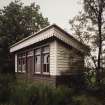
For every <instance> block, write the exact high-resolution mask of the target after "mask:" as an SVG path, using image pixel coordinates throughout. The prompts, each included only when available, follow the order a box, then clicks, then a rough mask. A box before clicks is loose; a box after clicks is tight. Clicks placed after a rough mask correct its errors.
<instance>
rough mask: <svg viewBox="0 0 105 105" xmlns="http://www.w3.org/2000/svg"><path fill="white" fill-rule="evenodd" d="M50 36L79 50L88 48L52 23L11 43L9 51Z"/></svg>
mask: <svg viewBox="0 0 105 105" xmlns="http://www.w3.org/2000/svg"><path fill="white" fill-rule="evenodd" d="M50 37H56V38H58V39H60V40H61V41H63V42H64V43H66V44H68V45H70V46H72V47H74V48H76V49H78V50H79V51H81V52H87V51H88V50H89V48H88V47H87V46H86V45H84V44H82V43H81V42H79V41H78V40H76V39H75V38H74V37H73V36H71V35H70V34H69V33H68V32H66V31H64V30H63V29H62V28H60V27H59V26H58V25H56V24H53V25H50V26H48V27H46V28H44V29H42V30H40V31H39V32H37V33H35V34H33V35H30V36H29V37H26V38H24V39H23V40H20V41H19V42H17V43H15V44H13V45H12V46H11V47H10V52H15V51H18V50H20V49H22V48H25V47H28V46H30V45H32V44H35V43H37V42H40V41H43V40H45V39H48V38H50Z"/></svg>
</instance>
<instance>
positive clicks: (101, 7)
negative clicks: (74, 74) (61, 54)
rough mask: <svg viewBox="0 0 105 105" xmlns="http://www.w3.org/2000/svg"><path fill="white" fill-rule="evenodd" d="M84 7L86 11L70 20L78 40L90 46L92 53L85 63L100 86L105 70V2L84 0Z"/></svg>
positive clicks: (102, 0)
mask: <svg viewBox="0 0 105 105" xmlns="http://www.w3.org/2000/svg"><path fill="white" fill-rule="evenodd" d="M83 6H84V11H82V12H80V13H79V15H77V16H75V17H74V18H73V19H72V20H70V24H71V26H72V27H71V28H72V30H73V32H74V35H75V36H76V38H77V39H79V40H80V41H81V42H82V43H85V44H87V45H89V46H90V50H91V51H90V53H89V56H88V57H86V61H85V62H86V70H87V71H89V72H88V74H89V75H91V74H90V73H92V74H93V76H94V74H96V82H97V85H98V84H100V83H101V82H103V78H104V75H103V74H104V69H105V59H104V58H105V53H104V50H105V49H104V45H105V44H104V43H105V41H104V34H105V31H104V28H105V22H104V20H105V17H104V13H105V1H104V0H83ZM93 72H94V73H93ZM90 79H91V78H90Z"/></svg>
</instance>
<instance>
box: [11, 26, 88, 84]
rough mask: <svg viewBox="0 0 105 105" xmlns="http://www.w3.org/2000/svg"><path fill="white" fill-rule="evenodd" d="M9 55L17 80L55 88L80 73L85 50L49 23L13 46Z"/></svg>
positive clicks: (85, 48) (69, 36) (77, 42)
mask: <svg viewBox="0 0 105 105" xmlns="http://www.w3.org/2000/svg"><path fill="white" fill-rule="evenodd" d="M10 52H11V53H12V54H14V56H15V57H14V58H15V72H16V77H17V78H20V79H26V80H33V81H36V82H47V83H51V84H54V85H56V84H59V83H69V82H70V77H72V76H73V75H80V74H81V73H83V71H84V57H85V55H86V54H87V52H88V47H87V46H86V45H84V44H82V43H80V42H79V41H78V40H76V39H75V38H74V37H72V36H71V35H70V34H69V33H67V32H66V31H64V30H63V29H61V28H60V27H59V26H57V25H55V24H53V25H51V26H48V27H46V28H44V29H42V30H40V31H39V32H37V33H35V34H33V35H31V36H29V37H26V38H24V39H23V40H21V41H19V42H17V43H15V44H14V45H12V46H11V47H10Z"/></svg>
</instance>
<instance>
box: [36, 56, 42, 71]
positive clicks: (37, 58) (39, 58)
mask: <svg viewBox="0 0 105 105" xmlns="http://www.w3.org/2000/svg"><path fill="white" fill-rule="evenodd" d="M35 72H41V56H40V55H39V56H36V57H35Z"/></svg>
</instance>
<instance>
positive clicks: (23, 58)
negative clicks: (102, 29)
mask: <svg viewBox="0 0 105 105" xmlns="http://www.w3.org/2000/svg"><path fill="white" fill-rule="evenodd" d="M21 63H22V67H21V69H22V70H21V71H22V72H26V54H25V53H23V54H22V58H21Z"/></svg>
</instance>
